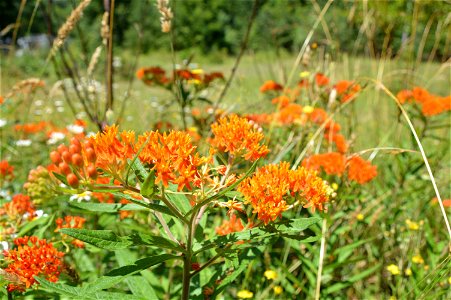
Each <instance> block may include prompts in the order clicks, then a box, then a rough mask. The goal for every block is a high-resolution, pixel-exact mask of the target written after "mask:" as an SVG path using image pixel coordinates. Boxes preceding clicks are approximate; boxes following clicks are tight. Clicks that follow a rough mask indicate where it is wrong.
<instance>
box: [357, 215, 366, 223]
mask: <svg viewBox="0 0 451 300" xmlns="http://www.w3.org/2000/svg"><path fill="white" fill-rule="evenodd" d="M364 218H365V216H364V215H363V214H358V215H357V220H359V221H362V220H363V219H364Z"/></svg>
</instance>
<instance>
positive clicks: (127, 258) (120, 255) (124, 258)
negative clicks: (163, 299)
mask: <svg viewBox="0 0 451 300" xmlns="http://www.w3.org/2000/svg"><path fill="white" fill-rule="evenodd" d="M115 254H116V260H117V262H118V263H119V266H121V267H123V266H125V265H128V264H130V263H131V262H133V260H134V259H135V257H136V255H135V253H134V252H131V251H130V250H128V249H123V250H117V251H115ZM143 272H144V271H141V272H140V275H142V274H141V273H143ZM125 282H126V283H127V285H128V287H129V288H130V291H131V292H132V293H133V295H135V296H139V297H145V298H148V299H159V297H158V296H157V294H156V293H155V290H154V289H153V287H152V285H151V284H150V282H148V281H147V280H146V278H144V277H142V276H136V275H135V276H129V277H127V278H126V279H125Z"/></svg>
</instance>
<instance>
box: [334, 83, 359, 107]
mask: <svg viewBox="0 0 451 300" xmlns="http://www.w3.org/2000/svg"><path fill="white" fill-rule="evenodd" d="M360 89H361V88H360V85H359V84H357V83H355V82H354V81H347V80H342V81H339V82H337V83H336V84H335V90H336V91H337V95H339V96H341V102H343V103H344V102H347V101H349V100H352V99H353V98H354V95H355V94H356V93H357V92H359V91H360Z"/></svg>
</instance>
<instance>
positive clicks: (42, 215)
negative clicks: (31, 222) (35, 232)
mask: <svg viewBox="0 0 451 300" xmlns="http://www.w3.org/2000/svg"><path fill="white" fill-rule="evenodd" d="M34 214H35V216H36V218H40V217H48V214H45V213H44V211H43V210H42V209H39V210H37V211H35V212H34Z"/></svg>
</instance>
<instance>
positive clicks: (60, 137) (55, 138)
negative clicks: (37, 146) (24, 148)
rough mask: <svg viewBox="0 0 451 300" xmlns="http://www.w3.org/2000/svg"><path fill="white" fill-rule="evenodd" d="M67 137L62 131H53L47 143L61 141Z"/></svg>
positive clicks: (51, 143)
mask: <svg viewBox="0 0 451 300" xmlns="http://www.w3.org/2000/svg"><path fill="white" fill-rule="evenodd" d="M65 137H66V135H65V134H64V133H62V132H57V131H56V132H52V133H51V134H50V138H49V139H48V141H47V144H49V145H54V144H56V143H58V142H59V141H61V140H63V139H64V138H65Z"/></svg>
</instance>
